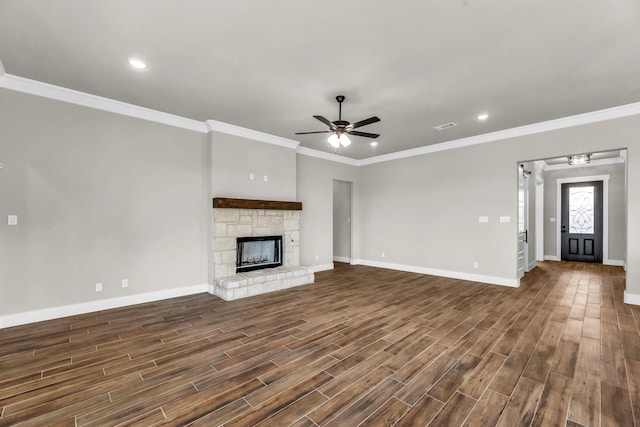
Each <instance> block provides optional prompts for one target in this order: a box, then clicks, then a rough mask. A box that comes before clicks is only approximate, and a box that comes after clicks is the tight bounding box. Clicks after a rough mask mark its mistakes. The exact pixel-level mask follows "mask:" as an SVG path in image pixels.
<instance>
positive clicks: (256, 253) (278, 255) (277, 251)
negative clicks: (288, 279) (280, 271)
mask: <svg viewBox="0 0 640 427" xmlns="http://www.w3.org/2000/svg"><path fill="white" fill-rule="evenodd" d="M236 241H237V252H236V253H237V256H236V273H242V272H244V271H252V270H260V269H263V268H273V267H279V266H281V265H282V236H256V237H238V238H237V240H236Z"/></svg>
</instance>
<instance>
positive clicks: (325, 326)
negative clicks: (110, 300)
mask: <svg viewBox="0 0 640 427" xmlns="http://www.w3.org/2000/svg"><path fill="white" fill-rule="evenodd" d="M624 278H625V276H624V271H623V270H622V269H621V268H620V267H610V266H603V265H597V264H580V263H566V262H544V263H539V265H538V267H536V268H535V269H534V270H533V271H531V272H530V273H528V274H527V275H526V277H525V278H524V279H523V283H522V285H521V287H520V288H518V289H513V288H507V287H500V286H492V285H486V284H480V283H473V282H466V281H461V280H454V279H447V278H439V277H433V276H425V275H420V274H414V273H405V272H398V271H392V270H384V269H376V268H371V267H365V266H347V265H338V267H337V268H336V269H335V270H333V271H328V272H321V273H318V274H317V275H316V283H315V284H312V285H307V286H302V287H298V288H294V289H289V290H286V291H282V292H276V293H272V294H268V295H262V296H256V297H252V298H248V299H244V300H238V301H234V302H225V301H222V300H220V299H218V298H216V297H213V296H211V295H208V294H200V295H193V296H188V297H182V298H174V299H170V300H165V301H160V302H156V303H149V304H141V305H137V306H132V307H126V308H120V309H114V310H106V311H102V312H98V313H91V314H86V315H81V316H74V317H69V318H64V319H58V320H53V321H48V322H42V323H38V324H32V325H24V326H19V327H14V328H8V329H5V330H2V331H0V426H14V425H24V426H43V425H46V426H61V427H62V426H116V425H133V426H165V425H166V426H177V425H180V426H182V425H193V426H216V425H224V426H251V425H265V426H288V425H291V426H299V427H302V426H316V425H319V426H325V425H326V426H356V425H361V426H391V425H395V426H426V425H431V426H449V425H450V426H463V425H464V426H493V425H496V426H509V427H511V426H518V425H531V426H542V425H548V426H565V425H566V426H574V427H579V426H583V427H587V426H633V425H640V333H639V329H638V328H639V324H640V307H637V306H630V305H625V304H624V303H623V302H622V301H623V296H622V294H623V291H624Z"/></svg>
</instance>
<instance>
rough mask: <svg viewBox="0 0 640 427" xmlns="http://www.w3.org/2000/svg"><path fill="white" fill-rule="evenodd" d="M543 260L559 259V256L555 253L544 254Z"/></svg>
mask: <svg viewBox="0 0 640 427" xmlns="http://www.w3.org/2000/svg"><path fill="white" fill-rule="evenodd" d="M544 260H545V261H561V259H560V257H558V256H555V255H545V256H544Z"/></svg>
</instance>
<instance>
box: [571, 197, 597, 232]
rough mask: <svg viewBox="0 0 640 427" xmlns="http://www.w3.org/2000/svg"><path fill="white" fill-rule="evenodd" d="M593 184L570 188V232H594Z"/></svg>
mask: <svg viewBox="0 0 640 427" xmlns="http://www.w3.org/2000/svg"><path fill="white" fill-rule="evenodd" d="M593 195H594V191H593V186H588V187H571V188H569V233H580V234H593V227H594V209H593V206H594V203H593Z"/></svg>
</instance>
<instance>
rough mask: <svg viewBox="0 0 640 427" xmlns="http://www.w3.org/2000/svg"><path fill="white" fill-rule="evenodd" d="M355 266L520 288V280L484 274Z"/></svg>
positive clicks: (371, 263)
mask: <svg viewBox="0 0 640 427" xmlns="http://www.w3.org/2000/svg"><path fill="white" fill-rule="evenodd" d="M352 261H354V264H361V265H368V266H370V267H380V268H388V269H391V270H400V271H408V272H411V273H420V274H429V275H432V276H441V277H450V278H452V279H460V280H469V281H472V282H481V283H489V284H492V285H500V286H509V287H511V288H517V287H519V286H520V280H519V279H511V278H508V277H496V276H486V275H484V274H472V273H464V272H460V271H450V270H440V269H437V268H428V267H418V266H413V265H404V264H393V263H390V262H380V261H371V260H366V259H357V260H352Z"/></svg>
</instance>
